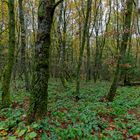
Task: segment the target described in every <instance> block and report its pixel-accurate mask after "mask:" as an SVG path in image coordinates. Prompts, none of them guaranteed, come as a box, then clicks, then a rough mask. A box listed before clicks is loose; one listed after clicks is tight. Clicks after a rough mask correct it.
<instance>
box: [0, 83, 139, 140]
mask: <svg viewBox="0 0 140 140" xmlns="http://www.w3.org/2000/svg"><path fill="white" fill-rule="evenodd" d="M60 85H61V83H56V82H54V81H53V82H51V83H50V84H49V105H48V109H49V110H48V116H46V118H45V119H44V120H40V121H39V122H34V123H33V124H30V125H27V124H26V107H25V106H27V105H25V104H27V103H28V102H27V97H29V94H28V93H24V92H23V91H22V92H21V93H20V97H19V91H17V93H14V92H13V95H14V100H15V99H16V102H14V103H13V105H12V106H11V108H7V109H3V110H1V112H0V119H1V121H0V136H1V137H2V138H3V139H8V140H15V139H19V138H22V139H25V140H30V139H34V138H35V139H36V138H41V140H46V139H48V140H57V139H61V140H66V139H71V140H73V139H78V140H81V139H83V140H84V139H85V140H87V139H88V140H92V139H94V140H96V139H97V140H98V139H103V140H112V139H113V140H118V139H120V140H121V139H129V138H136V137H138V136H139V133H140V129H139V128H140V122H139V117H140V111H139V104H140V93H139V91H140V88H139V87H120V88H119V89H118V91H117V96H116V98H115V100H114V101H113V102H112V103H108V102H106V100H105V99H104V97H105V96H106V95H107V91H108V89H109V85H110V84H109V83H105V82H97V83H96V84H95V85H93V83H92V82H88V83H84V82H83V83H82V86H81V87H82V89H81V93H80V98H81V99H80V100H79V101H78V102H75V100H74V98H73V92H74V90H75V86H74V84H70V85H68V88H67V89H63V88H62V87H61V86H60ZM12 98H13V97H12ZM101 99H103V100H101ZM26 102H27V103H26ZM23 105H24V106H23Z"/></svg>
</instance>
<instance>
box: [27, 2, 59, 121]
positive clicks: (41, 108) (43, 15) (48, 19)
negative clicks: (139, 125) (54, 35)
mask: <svg viewBox="0 0 140 140" xmlns="http://www.w3.org/2000/svg"><path fill="white" fill-rule="evenodd" d="M61 1H62V0H60V1H59V2H57V3H56V4H54V1H52V0H40V2H39V8H38V31H37V42H36V46H35V62H36V64H35V72H34V76H33V78H34V79H33V83H32V92H31V99H30V108H29V116H28V117H29V122H32V121H34V120H37V119H42V118H44V117H45V115H46V113H47V104H48V80H49V53H50V50H49V49H50V45H51V28H52V23H53V16H54V10H55V7H56V6H57V5H58V4H59V3H60V2H61Z"/></svg>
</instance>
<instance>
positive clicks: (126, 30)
mask: <svg viewBox="0 0 140 140" xmlns="http://www.w3.org/2000/svg"><path fill="white" fill-rule="evenodd" d="M132 10H133V1H132V0H127V1H126V11H125V15H124V16H125V18H124V25H123V35H122V41H121V46H120V56H119V58H118V62H117V67H116V71H115V76H114V79H113V82H112V84H111V87H110V91H109V93H108V96H107V98H108V101H113V99H114V97H115V94H116V90H117V87H118V82H119V79H120V74H121V66H122V65H123V64H124V58H125V54H126V49H127V44H128V40H129V37H130V35H131V21H132Z"/></svg>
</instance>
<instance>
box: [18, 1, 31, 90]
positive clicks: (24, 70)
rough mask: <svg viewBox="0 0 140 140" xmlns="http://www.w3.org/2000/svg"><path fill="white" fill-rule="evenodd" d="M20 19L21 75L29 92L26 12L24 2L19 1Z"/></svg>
mask: <svg viewBox="0 0 140 140" xmlns="http://www.w3.org/2000/svg"><path fill="white" fill-rule="evenodd" d="M18 2H19V19H20V26H21V27H20V28H21V36H20V37H21V50H20V51H21V59H20V65H21V75H22V74H23V75H24V78H25V87H26V90H29V88H30V86H29V85H30V84H29V77H28V72H27V67H26V65H27V64H26V31H25V24H24V11H23V0H19V1H18Z"/></svg>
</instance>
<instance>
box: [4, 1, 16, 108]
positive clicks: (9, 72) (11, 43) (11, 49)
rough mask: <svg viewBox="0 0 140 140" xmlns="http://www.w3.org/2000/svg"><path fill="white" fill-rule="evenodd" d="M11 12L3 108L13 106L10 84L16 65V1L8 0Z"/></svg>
mask: <svg viewBox="0 0 140 140" xmlns="http://www.w3.org/2000/svg"><path fill="white" fill-rule="evenodd" d="M8 10H9V48H8V58H7V62H6V65H5V69H4V73H3V79H2V107H3V108H5V107H9V105H10V104H11V99H10V82H11V75H12V69H13V65H14V52H15V13H14V0H8Z"/></svg>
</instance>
